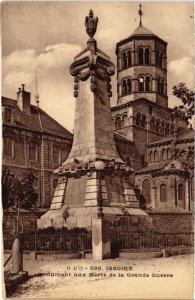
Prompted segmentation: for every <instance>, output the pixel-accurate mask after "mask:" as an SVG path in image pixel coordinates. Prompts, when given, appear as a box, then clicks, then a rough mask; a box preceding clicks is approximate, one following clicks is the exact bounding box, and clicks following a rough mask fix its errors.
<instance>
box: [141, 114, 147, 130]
mask: <svg viewBox="0 0 195 300" xmlns="http://www.w3.org/2000/svg"><path fill="white" fill-rule="evenodd" d="M141 127H143V128H145V127H146V116H142V118H141Z"/></svg>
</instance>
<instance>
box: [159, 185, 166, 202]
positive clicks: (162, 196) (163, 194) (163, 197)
mask: <svg viewBox="0 0 195 300" xmlns="http://www.w3.org/2000/svg"><path fill="white" fill-rule="evenodd" d="M160 202H167V186H166V184H165V183H162V184H161V185H160Z"/></svg>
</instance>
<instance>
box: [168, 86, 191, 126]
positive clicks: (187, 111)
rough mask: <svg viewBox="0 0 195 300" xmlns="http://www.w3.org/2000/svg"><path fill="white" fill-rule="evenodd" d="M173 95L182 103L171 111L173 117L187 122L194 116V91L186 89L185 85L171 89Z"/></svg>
mask: <svg viewBox="0 0 195 300" xmlns="http://www.w3.org/2000/svg"><path fill="white" fill-rule="evenodd" d="M173 95H174V96H176V97H177V98H178V99H180V100H181V101H182V104H181V105H179V106H175V107H174V109H173V116H174V117H181V118H183V119H184V120H186V121H188V120H190V119H191V118H192V116H193V115H194V91H192V90H190V89H188V88H187V87H186V85H185V83H179V84H178V85H177V86H176V85H175V86H174V87H173Z"/></svg>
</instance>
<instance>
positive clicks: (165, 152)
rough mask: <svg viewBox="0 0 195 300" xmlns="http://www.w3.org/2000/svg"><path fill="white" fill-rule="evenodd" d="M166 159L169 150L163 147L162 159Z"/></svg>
mask: <svg viewBox="0 0 195 300" xmlns="http://www.w3.org/2000/svg"><path fill="white" fill-rule="evenodd" d="M166 159H167V150H166V149H162V160H166Z"/></svg>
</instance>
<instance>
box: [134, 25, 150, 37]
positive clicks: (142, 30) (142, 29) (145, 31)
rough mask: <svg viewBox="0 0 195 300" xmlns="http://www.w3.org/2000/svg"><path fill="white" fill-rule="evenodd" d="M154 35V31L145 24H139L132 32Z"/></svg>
mask: <svg viewBox="0 0 195 300" xmlns="http://www.w3.org/2000/svg"><path fill="white" fill-rule="evenodd" d="M143 34H144V35H154V33H152V32H151V31H150V30H149V29H147V28H146V27H144V26H138V27H137V28H136V29H135V30H134V31H133V33H132V34H131V36H133V35H143Z"/></svg>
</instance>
